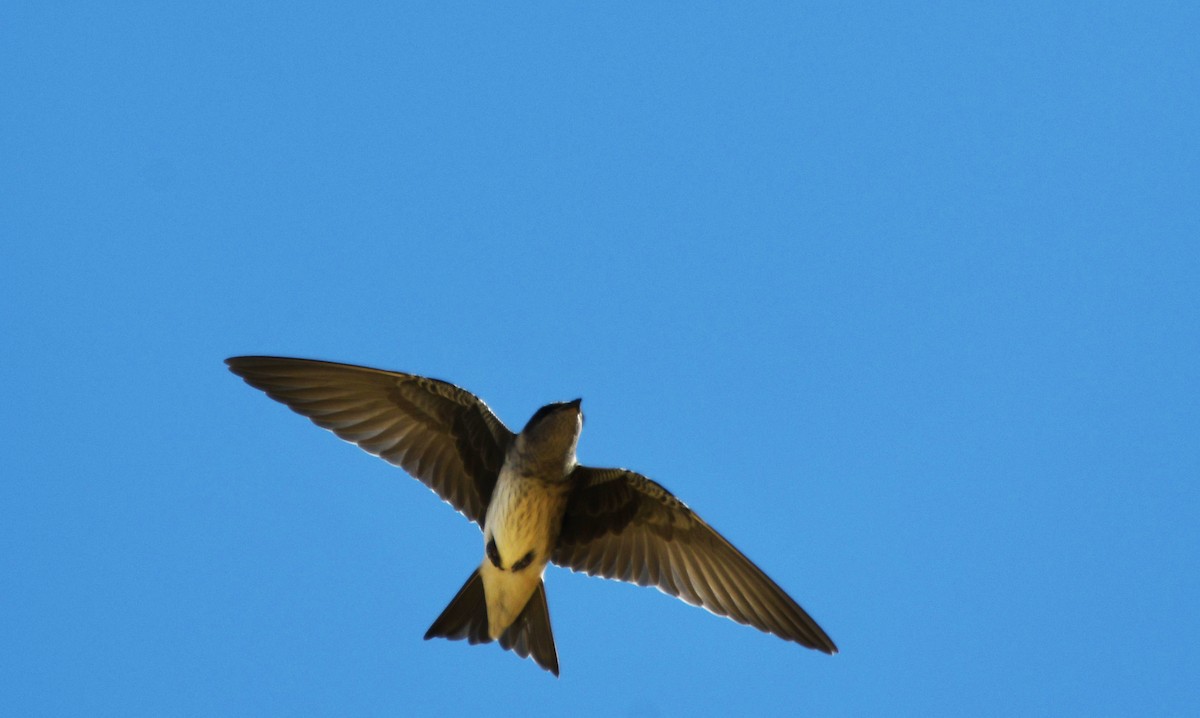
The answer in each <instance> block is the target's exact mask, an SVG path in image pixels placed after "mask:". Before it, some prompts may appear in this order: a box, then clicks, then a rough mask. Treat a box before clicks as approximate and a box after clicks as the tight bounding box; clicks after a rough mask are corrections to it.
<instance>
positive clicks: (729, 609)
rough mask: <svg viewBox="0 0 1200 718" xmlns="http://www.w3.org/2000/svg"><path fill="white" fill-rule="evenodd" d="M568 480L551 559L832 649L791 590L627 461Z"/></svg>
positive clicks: (582, 471)
mask: <svg viewBox="0 0 1200 718" xmlns="http://www.w3.org/2000/svg"><path fill="white" fill-rule="evenodd" d="M571 480H572V482H573V483H574V485H575V486H574V488H573V490H572V494H571V498H570V499H569V500H568V502H567V509H566V514H565V515H564V517H563V524H562V532H561V534H560V535H559V540H558V545H557V548H556V549H555V551H554V554H553V555H552V556H551V560H552V561H554V563H556V564H558V565H559V566H564V567H566V568H570V569H572V570H575V571H582V572H583V573H587V574H590V575H593V576H603V577H605V578H611V579H616V580H618V581H629V582H631V583H636V584H638V585H639V586H656V587H658V589H659V590H661V591H663V592H664V593H668V594H670V595H672V596H678V597H679V598H682V599H683V600H684V601H687V602H688V603H690V604H692V605H696V606H703V607H704V608H706V609H708V610H709V611H712V612H713V613H715V614H717V615H720V616H728V617H729V618H732V619H733V620H735V621H737V622H738V623H745V624H748V625H751V626H754V627H755V628H757V629H759V630H760V631H766V632H767V633H773V634H775V635H776V636H779V637H780V638H783V639H785V640H788V641H795V642H796V643H799V644H801V645H804V646H808V647H809V648H815V649H817V650H819V651H824V652H825V653H836V652H837V646H835V645H834V644H833V641H832V640H830V638H829V636H828V635H826V633H825V631H823V630H821V627H820V626H818V625H817V622H816V621H814V620H813V619H812V618H811V617H810V616H809V615H808V614H807V613H805V611H804V609H803V608H801V607H800V606H799V604H797V603H796V602H795V601H794V600H793V599H792V597H791V596H789V595H788V594H787V593H786V592H784V590H783V589H782V588H780V587H779V585H778V584H776V583H775V582H774V581H772V580H771V579H770V578H768V577H767V575H766V574H765V573H763V572H762V570H761V569H759V568H758V566H755V565H754V563H753V562H751V561H750V559H748V558H746V557H745V555H743V554H742V552H741V551H738V550H737V549H736V548H734V547H733V545H732V544H730V543H729V542H728V541H726V540H725V537H724V536H722V535H721V534H719V533H717V532H716V531H714V530H713V529H712V527H710V526H709V525H708V524H706V523H705V522H704V521H703V520H702V519H701V518H700V517H699V516H697V515H696V514H694V513H693V512H692V510H691V509H689V508H688V507H687V506H686V505H685V504H684V503H683V502H682V501H680V500H679V499H677V498H675V496H674V495H672V494H671V492H669V491H667V490H666V489H664V488H663V487H662V486H659V485H658V484H656V483H655V482H653V481H651V480H650V479H648V478H646V477H645V476H642V475H641V474H637V473H634V472H632V471H629V470H627V469H594V468H590V467H586V466H580V467H578V468H576V469H575V473H574V474H572V476H571Z"/></svg>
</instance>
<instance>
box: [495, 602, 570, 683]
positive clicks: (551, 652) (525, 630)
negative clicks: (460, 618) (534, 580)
mask: <svg viewBox="0 0 1200 718" xmlns="http://www.w3.org/2000/svg"><path fill="white" fill-rule="evenodd" d="M500 646H501V647H502V648H504V649H505V650H509V651H513V652H514V653H516V654H517V655H518V656H520V657H521V658H528V657H529V655H530V654H531V653H532V654H533V660H534V662H536V663H537V664H538V665H539V666H541V667H542V668H545V669H546V670H548V671H550V672H551V673H553V674H554V675H556V676H557V675H558V651H557V650H555V648H554V632H553V631H552V630H550V608H549V606H547V605H546V584H545V583H543V582H542V581H538V585H537V588H536V589H535V590H534V592H533V596H531V597H530V598H529V603H527V604H525V608H523V609H522V610H521V615H519V616H517V620H516V621H513V625H511V626H509V627H508V629H506V630H505V631H504V633H502V634H500Z"/></svg>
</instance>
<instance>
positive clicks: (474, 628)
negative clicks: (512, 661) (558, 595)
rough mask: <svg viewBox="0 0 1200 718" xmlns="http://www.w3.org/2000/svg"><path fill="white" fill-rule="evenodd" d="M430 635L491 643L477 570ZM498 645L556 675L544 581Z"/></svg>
mask: <svg viewBox="0 0 1200 718" xmlns="http://www.w3.org/2000/svg"><path fill="white" fill-rule="evenodd" d="M430 638H448V639H450V640H452V641H461V640H463V639H464V638H465V639H466V640H467V642H468V643H470V644H472V645H474V644H477V643H491V641H492V638H491V636H489V635H488V616H487V597H486V596H485V595H484V592H483V579H482V578H480V576H479V570H478V569H476V570H475V571H474V572H472V573H471V576H470V578H468V579H467V582H466V583H464V584H463V587H462V588H461V589H459V591H458V593H457V594H456V595H455V596H454V598H453V599H452V600H451V601H450V605H449V606H446V610H444V611H442V615H440V616H438V617H437V620H436V621H434V622H433V625H432V626H430V627H429V630H428V631H426V632H425V640H427V641H428V640H429V639H430ZM500 647H501V648H503V649H504V650H506V651H512V652H514V653H516V654H517V655H518V656H520V657H521V658H528V657H529V656H530V655H532V656H533V660H534V662H536V663H537V664H538V665H539V666H541V667H542V668H544V669H546V670H547V671H550V672H551V673H553V674H554V675H556V676H557V675H558V651H557V650H555V648H554V633H553V631H551V629H550V609H549V607H548V606H547V605H546V585H545V584H544V583H543V582H541V581H538V585H537V588H536V589H535V590H534V592H533V596H531V597H530V599H529V603H527V604H525V608H524V609H522V610H521V613H520V615H518V616H517V620H515V621H513V624H512V625H511V626H509V627H508V628H507V629H506V630H505V631H504V633H502V634H500Z"/></svg>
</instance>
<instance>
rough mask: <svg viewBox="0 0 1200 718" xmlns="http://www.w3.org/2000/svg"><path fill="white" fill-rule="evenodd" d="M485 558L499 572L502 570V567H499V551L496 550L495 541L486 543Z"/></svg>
mask: <svg viewBox="0 0 1200 718" xmlns="http://www.w3.org/2000/svg"><path fill="white" fill-rule="evenodd" d="M487 557H488V560H489V561H491V562H492V565H493V566H495V567H496V568H498V569H501V570H503V569H504V567H503V566H501V565H500V551H499V550H498V549H497V548H496V539H490V540H489V541H488V542H487Z"/></svg>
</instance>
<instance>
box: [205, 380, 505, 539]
mask: <svg viewBox="0 0 1200 718" xmlns="http://www.w3.org/2000/svg"><path fill="white" fill-rule="evenodd" d="M225 363H226V364H228V365H229V369H230V371H232V372H233V373H234V374H237V375H238V376H240V377H242V378H243V379H245V380H246V383H247V384H249V385H250V386H252V387H254V388H256V389H261V390H262V391H264V392H266V393H267V396H269V397H271V398H272V399H275V400H276V401H280V402H282V403H284V404H287V405H288V407H290V408H291V409H292V410H293V411H295V412H297V413H299V414H303V415H304V416H307V417H308V418H309V419H312V421H313V423H314V424H316V425H317V426H320V427H322V428H325V429H329V430H330V431H332V432H333V433H335V434H337V435H338V436H340V437H341V438H343V439H345V440H346V441H350V442H353V443H355V444H358V445H359V446H360V447H362V448H363V449H364V450H366V451H368V452H370V453H372V454H375V455H376V456H379V457H380V458H383V459H385V460H386V461H388V462H390V463H392V464H395V465H397V466H399V467H401V468H403V469H404V470H405V471H407V472H408V473H410V474H412V475H413V476H414V477H416V478H417V479H419V480H420V481H421V482H422V483H424V484H425V485H426V486H428V487H429V488H431V489H433V490H434V491H435V492H436V493H437V495H438V496H440V497H442V499H443V500H445V501H446V502H447V503H449V504H450V505H451V506H453V507H454V508H455V509H457V510H458V511H460V512H462V513H463V514H464V515H466V516H467V518H469V519H471V520H472V521H474V522H476V523H478V524H479V525H480V526H481V527H482V526H483V520H484V516H485V514H486V512H487V505H488V502H489V501H490V500H491V497H492V489H493V488H494V487H495V485H496V477H497V476H498V475H499V473H500V467H501V465H502V464H503V463H504V453H505V451H507V450H508V445H509V444H510V443H512V439H513V433H512V432H511V431H509V430H508V427H506V426H504V424H503V422H501V421H500V420H499V419H498V418H496V415H495V414H493V413H492V411H491V409H489V408H488V407H487V405H486V404H484V403H483V401H481V400H480V399H479V397H477V396H475V395H474V394H471V393H470V392H468V391H465V390H463V389H460V388H459V387H457V386H454V385H453V384H448V383H446V382H444V381H440V380H438V379H429V378H426V377H421V376H414V375H412V374H402V373H400V372H392V371H383V370H381V369H370V368H368V367H361V366H352V365H350V364H335V363H333V362H325V361H315V360H312V359H287V358H283V357H262V356H245V357H233V358H232V359H226V360H225Z"/></svg>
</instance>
